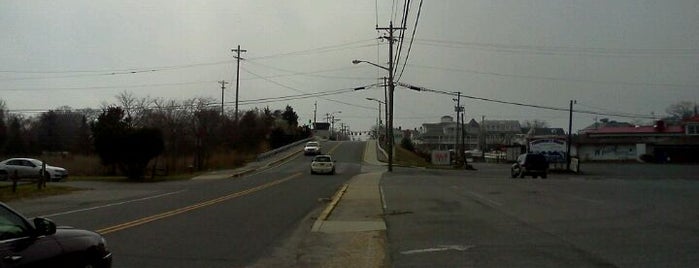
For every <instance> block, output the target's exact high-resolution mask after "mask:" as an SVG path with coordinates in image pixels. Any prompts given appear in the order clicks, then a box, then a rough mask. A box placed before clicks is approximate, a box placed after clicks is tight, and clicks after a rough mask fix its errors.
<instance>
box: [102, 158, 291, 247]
mask: <svg viewBox="0 0 699 268" xmlns="http://www.w3.org/2000/svg"><path fill="white" fill-rule="evenodd" d="M300 175H301V173H300V172H299V173H296V174H293V175H291V176H289V177H286V178H283V179H280V180H276V181H272V182H269V183H266V184H262V185H260V186H256V187H253V188H250V189H247V190H244V191H240V192H235V193H232V194H229V195H225V196H221V197H219V198H216V199H212V200H209V201H205V202H201V203H199V204H194V205H191V206H187V207H183V208H179V209H175V210H171V211H167V212H163V213H160V214H156V215H152V216H148V217H144V218H141V219H137V220H134V221H130V222H125V223H122V224H118V225H114V226H111V227H107V228H104V229H100V230H97V231H96V232H97V233H100V234H103V235H105V234H109V233H113V232H117V231H121V230H124V229H128V228H132V227H136V226H139V225H143V224H146V223H149V222H153V221H157V220H160V219H164V218H168V217H172V216H175V215H179V214H182V213H185V212H189V211H192V210H195V209H200V208H203V207H208V206H211V205H215V204H218V203H221V202H223V201H227V200H231V199H233V198H238V197H241V196H245V195H248V194H251V193H254V192H258V191H261V190H264V189H267V188H269V187H272V186H275V185H277V184H280V183H283V182H286V181H288V180H291V179H293V178H296V177H298V176H300Z"/></svg>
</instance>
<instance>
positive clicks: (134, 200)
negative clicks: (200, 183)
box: [39, 190, 185, 218]
mask: <svg viewBox="0 0 699 268" xmlns="http://www.w3.org/2000/svg"><path fill="white" fill-rule="evenodd" d="M184 191H185V190H180V191H176V192H169V193H164V194H159V195H154V196H148V197H143V198H139V199H133V200H128V201H123V202H117V203H110V204H106V205H102V206H95V207H89V208H82V209H76V210H70V211H65V212H59V213H54V214H49V215H43V216H39V217H46V218H48V217H54V216H62V215H68V214H73V213H78V212H84V211H89V210H95V209H101V208H107V207H113V206H119V205H124V204H128V203H133V202H140V201H145V200H150V199H155V198H160V197H163V196H168V195H173V194H179V193H181V192H184Z"/></svg>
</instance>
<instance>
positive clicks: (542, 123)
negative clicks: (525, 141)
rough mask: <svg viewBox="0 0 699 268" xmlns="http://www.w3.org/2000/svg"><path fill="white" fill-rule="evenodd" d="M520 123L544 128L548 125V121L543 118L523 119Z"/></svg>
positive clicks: (530, 126)
mask: <svg viewBox="0 0 699 268" xmlns="http://www.w3.org/2000/svg"><path fill="white" fill-rule="evenodd" d="M522 125H523V126H524V127H526V128H530V129H531V128H546V127H549V123H548V122H546V121H544V120H539V119H534V120H524V122H522Z"/></svg>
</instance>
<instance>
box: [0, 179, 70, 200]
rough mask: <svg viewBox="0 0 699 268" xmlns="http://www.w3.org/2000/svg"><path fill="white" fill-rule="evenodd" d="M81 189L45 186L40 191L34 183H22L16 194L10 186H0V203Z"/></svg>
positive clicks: (52, 185)
mask: <svg viewBox="0 0 699 268" xmlns="http://www.w3.org/2000/svg"><path fill="white" fill-rule="evenodd" d="M80 190H83V189H80V188H75V187H68V186H62V185H54V184H50V183H49V184H47V185H46V188H43V189H41V190H39V189H37V187H36V184H35V183H24V184H20V185H18V186H17V192H14V193H13V192H12V186H11V185H7V186H2V187H0V201H2V202H7V201H11V200H17V199H24V198H36V197H42V196H52V195H59V194H68V193H70V192H73V191H80Z"/></svg>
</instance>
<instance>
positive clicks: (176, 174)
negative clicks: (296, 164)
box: [2, 151, 256, 181]
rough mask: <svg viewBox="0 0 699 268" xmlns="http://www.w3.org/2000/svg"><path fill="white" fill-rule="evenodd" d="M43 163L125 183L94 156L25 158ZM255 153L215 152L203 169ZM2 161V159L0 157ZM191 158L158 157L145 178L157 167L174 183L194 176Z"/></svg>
mask: <svg viewBox="0 0 699 268" xmlns="http://www.w3.org/2000/svg"><path fill="white" fill-rule="evenodd" d="M28 157H31V158H36V159H40V160H43V161H45V162H46V163H47V164H49V165H51V166H57V167H62V168H65V169H67V170H68V174H69V179H77V180H114V181H120V180H125V178H124V177H123V176H114V175H111V174H114V172H113V170H112V169H111V167H105V166H103V165H102V163H101V162H100V159H99V156H97V155H88V156H86V155H66V156H61V155H44V156H28ZM255 157H256V155H255V154H250V153H248V154H243V153H238V152H235V151H233V152H216V153H213V154H212V155H211V156H210V157H209V159H208V161H207V163H206V167H205V169H206V170H217V169H233V168H237V167H240V166H242V165H244V164H245V163H247V162H249V161H253V160H254V159H255ZM2 159H5V158H2ZM192 163H194V157H193V156H190V155H186V156H177V157H162V156H161V157H158V158H156V159H155V160H153V161H151V163H150V166H149V167H148V169H147V171H146V177H147V178H150V177H151V174H152V172H153V167H154V165H155V168H156V175H157V176H156V177H161V178H160V179H158V180H162V179H163V178H165V179H168V178H172V179H174V180H181V179H187V178H188V176H189V177H191V176H192V175H195V173H194V170H192V166H193V165H192Z"/></svg>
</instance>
